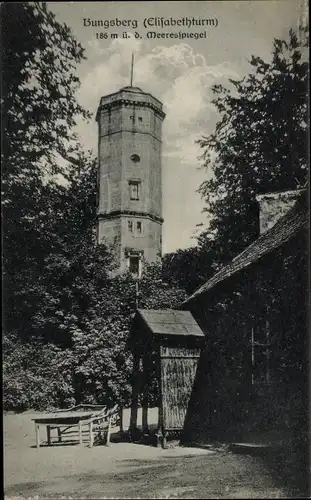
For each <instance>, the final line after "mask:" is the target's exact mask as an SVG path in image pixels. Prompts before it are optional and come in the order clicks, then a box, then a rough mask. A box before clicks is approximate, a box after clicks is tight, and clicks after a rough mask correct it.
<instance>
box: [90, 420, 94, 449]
mask: <svg viewBox="0 0 311 500" xmlns="http://www.w3.org/2000/svg"><path fill="white" fill-rule="evenodd" d="M89 431H90V448H92V446H93V441H94V440H93V420H90V423H89Z"/></svg>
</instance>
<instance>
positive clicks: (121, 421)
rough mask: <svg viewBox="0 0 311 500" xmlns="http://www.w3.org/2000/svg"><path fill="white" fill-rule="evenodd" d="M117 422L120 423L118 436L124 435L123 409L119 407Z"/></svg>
mask: <svg viewBox="0 0 311 500" xmlns="http://www.w3.org/2000/svg"><path fill="white" fill-rule="evenodd" d="M119 421H120V434H123V433H124V428H123V407H122V406H121V405H120V406H119Z"/></svg>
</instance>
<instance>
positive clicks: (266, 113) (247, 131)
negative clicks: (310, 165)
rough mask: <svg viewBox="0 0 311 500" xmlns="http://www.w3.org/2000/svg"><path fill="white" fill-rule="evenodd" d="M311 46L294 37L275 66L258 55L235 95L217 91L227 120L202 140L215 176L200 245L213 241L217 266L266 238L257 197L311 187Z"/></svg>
mask: <svg viewBox="0 0 311 500" xmlns="http://www.w3.org/2000/svg"><path fill="white" fill-rule="evenodd" d="M305 31H306V30H305ZM307 43H308V42H307V41H302V42H301V41H300V40H299V39H298V37H297V35H296V34H295V33H294V32H293V31H290V33H289V39H288V41H282V40H275V41H274V46H273V55H272V59H271V61H270V62H265V61H264V60H263V59H261V58H260V57H254V56H252V58H251V60H250V64H251V66H252V72H251V73H250V74H249V75H248V76H247V77H245V78H243V79H242V80H239V81H237V80H236V81H235V80H230V83H231V85H232V87H231V88H230V89H229V88H225V87H223V86H222V85H216V86H214V87H213V92H214V95H215V98H214V100H213V104H214V105H215V106H216V109H217V110H218V112H219V113H220V119H219V121H218V123H217V124H216V128H215V130H214V132H213V133H212V134H211V135H210V136H208V137H205V136H203V137H202V138H201V139H200V140H199V141H198V143H199V145H200V147H201V148H202V149H203V154H202V161H203V167H204V168H207V169H212V172H213V177H212V178H211V179H210V180H207V181H204V182H203V183H202V184H201V186H200V187H199V192H200V193H201V195H202V197H203V199H204V200H205V202H206V208H205V211H206V212H207V213H208V214H209V216H210V217H211V221H210V227H209V229H208V230H207V231H205V232H203V233H202V234H201V235H200V236H199V238H198V244H199V247H204V245H206V243H209V242H207V241H206V240H207V238H208V237H209V238H211V239H212V241H213V242H214V243H213V245H214V252H215V262H218V263H223V262H227V261H230V260H231V259H232V258H233V257H234V255H236V254H237V253H239V252H240V251H241V250H243V248H245V247H246V246H248V245H249V244H250V243H251V242H252V241H253V240H254V239H256V237H257V236H258V227H257V224H258V223H257V221H258V207H257V204H256V199H255V197H256V194H259V193H266V192H275V191H285V190H291V189H297V188H301V187H302V186H304V185H305V183H306V181H307V156H308V155H307V151H308V130H307V128H308V103H307V90H308V89H307V85H308V64H307V62H306V61H305V60H304V59H303V57H302V50H303V48H304V47H305V46H306V45H307Z"/></svg>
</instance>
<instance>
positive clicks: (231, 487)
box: [4, 410, 289, 500]
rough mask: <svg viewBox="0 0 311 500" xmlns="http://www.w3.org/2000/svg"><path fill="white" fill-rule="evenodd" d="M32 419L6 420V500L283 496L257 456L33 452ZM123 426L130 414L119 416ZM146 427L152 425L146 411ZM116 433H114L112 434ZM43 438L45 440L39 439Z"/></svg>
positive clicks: (140, 449)
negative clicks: (20, 499) (147, 423)
mask: <svg viewBox="0 0 311 500" xmlns="http://www.w3.org/2000/svg"><path fill="white" fill-rule="evenodd" d="M34 416H35V413H30V412H27V413H23V414H19V415H13V414H6V415H4V446H5V447H4V486H5V498H6V499H7V500H9V499H13V498H14V499H17V498H23V499H24V498H26V499H30V498H32V499H34V498H36V499H40V498H53V499H54V498H55V499H59V498H72V499H82V498H87V499H92V498H94V499H97V498H198V499H200V498H288V497H289V492H288V490H286V488H285V487H284V486H283V485H282V484H281V483H280V482H279V480H278V478H277V476H276V475H275V473H273V472H272V471H271V470H269V468H268V467H267V466H265V465H264V463H263V462H262V461H261V459H260V458H256V457H251V456H245V455H235V454H233V453H229V452H228V451H211V450H206V449H201V448H183V447H175V448H169V449H166V450H163V449H161V448H156V447H153V446H146V445H140V444H130V443H122V442H113V443H111V445H110V447H106V446H102V445H99V446H94V447H93V448H91V449H90V448H88V446H87V444H86V443H85V445H83V446H79V445H77V444H68V445H65V444H63V445H57V444H56V445H52V446H50V447H48V446H42V447H40V448H39V449H37V448H36V447H35V431H34V423H33V422H32V421H31V418H33V417H34ZM124 420H125V421H124V424H125V428H126V425H127V420H128V415H125V418H124ZM149 422H151V423H155V422H156V414H155V412H154V411H153V410H151V412H150V416H149ZM115 431H117V429H115ZM42 437H43V436H42Z"/></svg>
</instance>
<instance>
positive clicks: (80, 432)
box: [79, 420, 82, 445]
mask: <svg viewBox="0 0 311 500" xmlns="http://www.w3.org/2000/svg"><path fill="white" fill-rule="evenodd" d="M79 442H80V445H82V422H81V420H80V421H79Z"/></svg>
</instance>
